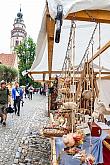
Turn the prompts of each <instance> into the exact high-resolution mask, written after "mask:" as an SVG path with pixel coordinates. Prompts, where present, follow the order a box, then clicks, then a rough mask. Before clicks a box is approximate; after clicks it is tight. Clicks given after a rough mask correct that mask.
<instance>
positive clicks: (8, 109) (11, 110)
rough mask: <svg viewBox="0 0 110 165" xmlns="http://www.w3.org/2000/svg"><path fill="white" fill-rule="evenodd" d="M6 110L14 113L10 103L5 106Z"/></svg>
mask: <svg viewBox="0 0 110 165" xmlns="http://www.w3.org/2000/svg"><path fill="white" fill-rule="evenodd" d="M6 112H7V113H14V109H13V108H12V107H11V105H9V106H8V107H7V108H6Z"/></svg>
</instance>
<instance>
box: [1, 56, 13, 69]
mask: <svg viewBox="0 0 110 165" xmlns="http://www.w3.org/2000/svg"><path fill="white" fill-rule="evenodd" d="M15 60H16V55H15V54H4V53H2V54H0V63H1V64H4V65H7V66H11V67H14V64H15Z"/></svg>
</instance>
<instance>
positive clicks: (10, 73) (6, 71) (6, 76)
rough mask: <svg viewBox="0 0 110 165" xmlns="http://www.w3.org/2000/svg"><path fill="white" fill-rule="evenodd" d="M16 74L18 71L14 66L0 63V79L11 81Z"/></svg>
mask: <svg viewBox="0 0 110 165" xmlns="http://www.w3.org/2000/svg"><path fill="white" fill-rule="evenodd" d="M17 76H18V71H17V70H16V69H15V68H12V67H9V66H6V65H3V64H0V81H1V80H5V81H6V82H12V81H14V80H15V79H16V77H17Z"/></svg>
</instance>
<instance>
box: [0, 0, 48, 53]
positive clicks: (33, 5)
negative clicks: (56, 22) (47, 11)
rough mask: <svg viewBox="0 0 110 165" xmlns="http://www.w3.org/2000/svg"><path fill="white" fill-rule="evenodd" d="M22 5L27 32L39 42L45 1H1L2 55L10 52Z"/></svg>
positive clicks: (0, 36) (0, 34)
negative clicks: (13, 30) (15, 24)
mask: <svg viewBox="0 0 110 165" xmlns="http://www.w3.org/2000/svg"><path fill="white" fill-rule="evenodd" d="M20 4H21V10H22V13H23V18H24V23H25V25H26V31H27V33H28V35H29V36H31V37H32V38H33V40H34V42H36V41H37V35H38V32H39V29H40V26H41V20H42V14H43V9H44V6H45V0H0V25H1V26H0V30H1V33H0V53H9V52H10V38H11V30H12V29H13V23H14V19H15V17H16V15H17V13H18V12H19V9H20Z"/></svg>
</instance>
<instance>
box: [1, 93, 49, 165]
mask: <svg viewBox="0 0 110 165" xmlns="http://www.w3.org/2000/svg"><path fill="white" fill-rule="evenodd" d="M24 101H25V103H24V106H23V107H21V115H20V116H16V115H15V114H8V120H7V126H6V127H2V126H1V125H0V165H13V164H20V163H19V162H18V160H17V158H20V156H21V155H19V154H20V152H22V151H20V152H18V150H20V149H21V143H23V140H25V139H27V137H28V140H29V141H30V142H31V143H32V144H34V143H35V144H36V143H37V150H36V154H34V159H35V156H37V154H38V153H37V152H40V151H38V150H42V152H43V153H44V152H45V153H44V155H45V157H46V159H47V161H48V162H49V158H48V156H49V154H50V153H49V152H47V151H49V150H50V144H49V141H48V139H43V138H42V137H40V136H39V133H38V132H39V131H40V129H41V128H42V127H43V126H46V124H47V123H48V117H47V111H46V104H47V97H45V96H40V95H39V94H34V97H33V100H28V99H24ZM26 136H27V137H26ZM29 138H30V139H29ZM33 139H34V140H33ZM35 139H36V140H37V142H35ZM39 140H40V141H39ZM45 140H46V141H45ZM32 141H34V142H32ZM38 141H39V142H38ZM27 143H28V141H27V140H26V141H25V144H27ZM38 143H40V144H41V147H42V149H40V148H39V147H40V146H38ZM32 144H30V149H31V147H32ZM43 144H44V145H43ZM42 145H43V146H42ZM46 147H47V148H46ZM43 148H44V151H43ZM47 149H48V150H47ZM31 151H32V149H31ZM22 153H23V152H22ZM33 153H34V151H33ZM29 154H30V151H29ZM29 154H28V156H29V157H30V155H29ZM25 156H26V155H25ZM22 157H23V155H22ZM31 159H32V152H31ZM36 159H37V158H36ZM44 159H45V158H44ZM22 160H23V161H24V157H23V159H22ZM27 162H28V161H27ZM37 162H38V163H36V165H37V164H38V165H39V164H42V163H39V161H38V160H37ZM33 164H34V163H33ZM48 164H49V163H47V164H46V163H45V165H48ZM20 165H23V163H21V164H20ZM24 165H30V164H29V162H28V163H26V161H25V162H24ZM42 165H43V164H42Z"/></svg>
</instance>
